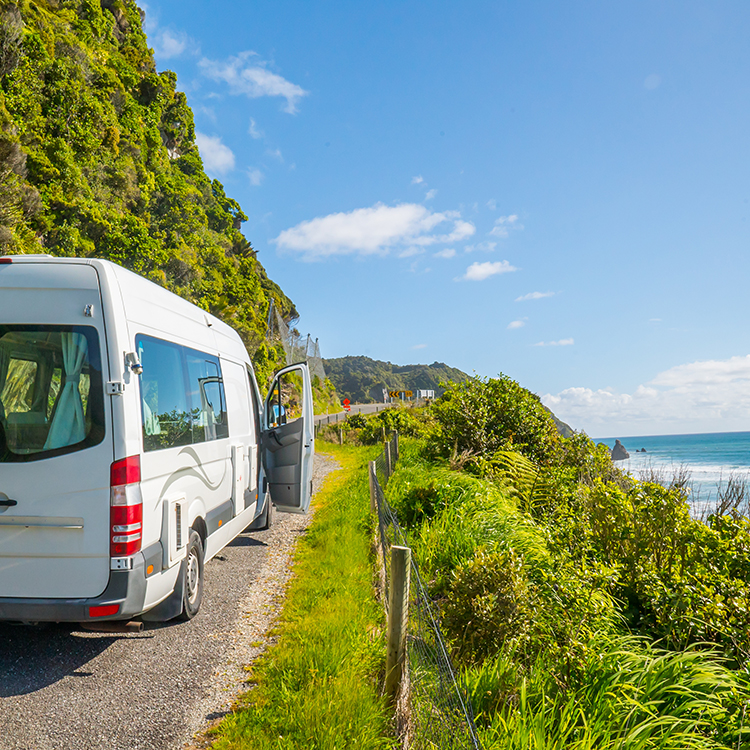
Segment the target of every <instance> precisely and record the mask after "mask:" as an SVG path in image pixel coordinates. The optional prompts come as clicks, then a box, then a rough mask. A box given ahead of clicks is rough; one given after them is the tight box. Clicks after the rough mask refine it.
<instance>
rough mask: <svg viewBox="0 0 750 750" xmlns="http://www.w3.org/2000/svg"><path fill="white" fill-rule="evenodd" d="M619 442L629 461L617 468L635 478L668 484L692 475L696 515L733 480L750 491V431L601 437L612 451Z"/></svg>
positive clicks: (690, 487)
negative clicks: (655, 477) (660, 478)
mask: <svg viewBox="0 0 750 750" xmlns="http://www.w3.org/2000/svg"><path fill="white" fill-rule="evenodd" d="M615 440H619V441H620V442H621V443H622V445H623V446H624V448H625V450H626V451H627V452H628V453H629V456H630V457H629V458H626V459H623V460H619V461H615V462H614V463H615V465H616V466H617V467H618V468H620V469H622V470H623V471H625V472H627V473H628V474H631V475H632V476H634V477H636V478H639V479H640V478H645V477H649V476H653V475H654V474H656V475H659V474H661V475H662V476H663V477H664V480H665V481H666V482H668V481H669V479H670V478H671V477H672V476H674V475H685V474H686V473H688V474H689V481H688V484H687V486H688V489H689V490H690V496H691V504H692V505H693V509H694V512H702V510H703V509H705V508H706V507H710V505H711V503H713V502H714V501H715V499H716V497H717V496H718V493H719V491H720V490H723V489H725V488H726V485H727V482H728V480H729V479H730V478H732V479H733V480H735V481H737V482H740V483H744V485H745V486H746V487H747V489H748V490H750V431H745V430H743V431H728V432H688V433H679V434H677V433H675V434H669V435H633V436H630V437H617V438H615V437H611V438H598V439H596V442H601V443H604V444H605V445H606V446H607V447H609V448H610V449H611V448H612V447H613V446H614V444H615Z"/></svg>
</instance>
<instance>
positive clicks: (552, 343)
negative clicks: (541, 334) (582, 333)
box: [534, 339, 575, 346]
mask: <svg viewBox="0 0 750 750" xmlns="http://www.w3.org/2000/svg"><path fill="white" fill-rule="evenodd" d="M573 344H575V341H574V340H573V339H560V340H559V341H540V342H539V343H537V344H534V346H573Z"/></svg>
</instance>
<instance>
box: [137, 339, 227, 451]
mask: <svg viewBox="0 0 750 750" xmlns="http://www.w3.org/2000/svg"><path fill="white" fill-rule="evenodd" d="M136 347H137V349H138V357H139V359H140V362H141V364H142V365H143V373H142V374H141V376H140V383H141V416H142V420H143V447H144V450H146V451H154V450H161V449H162V448H173V447H175V446H180V445H192V444H196V443H204V442H207V441H209V440H220V439H222V438H226V437H229V423H228V419H227V412H226V399H225V397H224V382H223V380H222V375H221V366H220V364H219V360H218V358H217V357H214V356H213V355H211V354H205V353H203V352H199V351H196V350H195V349H189V348H187V347H184V346H180V345H178V344H173V343H171V342H168V341H162V340H161V339H156V338H153V337H151V336H138V337H137V338H136Z"/></svg>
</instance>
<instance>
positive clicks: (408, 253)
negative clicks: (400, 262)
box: [398, 247, 424, 258]
mask: <svg viewBox="0 0 750 750" xmlns="http://www.w3.org/2000/svg"><path fill="white" fill-rule="evenodd" d="M423 252H424V248H421V247H407V248H406V249H405V250H402V251H401V252H400V253H399V254H398V257H399V258H413V257H414V256H415V255H421V254H422V253H423Z"/></svg>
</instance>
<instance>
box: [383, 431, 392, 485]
mask: <svg viewBox="0 0 750 750" xmlns="http://www.w3.org/2000/svg"><path fill="white" fill-rule="evenodd" d="M383 453H384V454H385V478H386V481H387V480H388V479H390V478H391V472H392V471H393V469H392V468H391V467H392V465H393V464H392V463H391V444H390V443H389V442H388V441H387V440H386V442H385V443H383Z"/></svg>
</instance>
